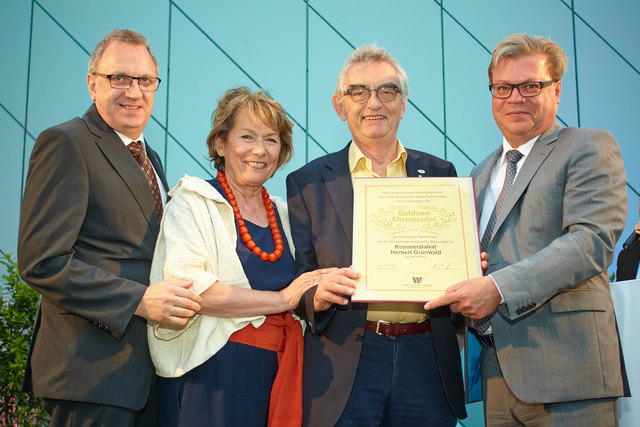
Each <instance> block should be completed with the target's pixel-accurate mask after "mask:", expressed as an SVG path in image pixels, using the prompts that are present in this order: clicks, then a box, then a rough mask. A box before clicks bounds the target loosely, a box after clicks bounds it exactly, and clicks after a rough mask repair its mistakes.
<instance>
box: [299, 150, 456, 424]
mask: <svg viewBox="0 0 640 427" xmlns="http://www.w3.org/2000/svg"><path fill="white" fill-rule="evenodd" d="M348 150H349V145H347V146H346V147H345V148H344V149H342V150H340V151H338V152H336V153H332V154H328V155H326V156H323V157H320V158H318V159H316V160H314V161H312V162H310V163H308V164H307V165H305V166H303V167H302V168H300V169H298V170H297V171H295V172H293V173H291V174H290V175H289V176H288V177H287V195H288V202H289V217H290V221H291V231H292V236H293V241H294V244H295V248H296V268H297V270H298V273H301V272H303V271H309V270H314V269H316V268H322V267H347V266H350V265H351V248H352V234H353V218H352V217H353V186H352V183H351V175H350V173H349V160H348ZM406 167H407V175H408V176H410V177H417V176H431V177H438V176H440V177H442V176H456V171H455V168H454V166H453V164H451V163H450V162H447V161H445V160H442V159H439V158H437V157H435V156H432V155H430V154H426V153H422V152H419V151H415V150H409V149H407V162H406ZM314 292H315V288H312V289H310V290H309V291H308V292H307V294H306V295H305V297H304V299H303V302H301V306H300V307H299V311H300V313H301V314H303V315H304V316H305V317H306V318H307V319H308V320H309V322H310V325H311V329H312V331H311V332H312V333H307V334H306V335H305V360H304V377H303V378H304V381H303V411H304V422H303V424H304V425H310V426H328V425H334V424H335V423H336V421H337V420H338V418H339V417H340V415H341V414H342V412H343V410H344V408H345V406H346V404H347V400H348V398H349V395H350V393H351V388H352V386H353V382H354V379H355V374H356V369H357V367H358V360H359V359H360V351H361V349H362V340H363V337H364V326H365V321H366V316H367V304H366V303H350V304H349V305H348V306H346V307H342V306H340V307H334V308H331V309H329V310H327V311H325V312H323V313H321V315H320V316H314V313H313V293H314ZM430 316H431V322H432V329H433V332H432V336H433V343H434V347H435V352H436V358H437V361H438V368H439V370H440V379H441V381H442V386H443V388H444V390H445V393H446V395H447V399H448V401H449V405H450V406H451V409H452V412H453V413H454V414H455V416H456V417H458V418H465V417H466V410H465V404H464V393H463V383H462V373H461V368H460V353H459V348H458V342H457V339H456V328H455V325H454V324H453V322H452V320H451V313H450V310H449V308H448V307H444V308H441V309H438V310H434V311H432V312H431V313H430Z"/></svg>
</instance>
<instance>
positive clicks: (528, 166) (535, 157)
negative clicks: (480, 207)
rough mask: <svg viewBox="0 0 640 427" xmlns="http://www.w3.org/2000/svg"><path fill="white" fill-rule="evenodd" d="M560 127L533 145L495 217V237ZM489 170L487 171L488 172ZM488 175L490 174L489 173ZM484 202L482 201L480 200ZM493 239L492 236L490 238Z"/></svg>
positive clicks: (548, 151) (546, 133) (545, 134)
mask: <svg viewBox="0 0 640 427" xmlns="http://www.w3.org/2000/svg"><path fill="white" fill-rule="evenodd" d="M560 129H562V126H561V125H560V124H559V123H558V122H557V121H556V122H555V123H554V124H553V125H551V127H550V128H549V129H547V131H546V132H544V133H543V134H542V135H541V136H540V138H538V140H537V141H536V142H535V144H533V147H532V148H531V151H530V152H529V155H528V156H527V158H526V159H525V161H524V164H523V165H522V169H521V170H520V172H518V176H516V180H515V181H514V182H513V186H512V187H511V191H509V194H508V195H507V198H506V199H505V201H504V204H503V205H502V209H501V210H500V212H499V213H498V216H497V217H496V225H495V227H494V229H493V235H494V236H495V234H496V232H497V231H498V229H500V226H501V225H502V223H503V222H504V221H505V219H506V218H507V216H508V215H509V213H511V210H512V209H513V207H514V206H515V205H516V202H517V201H518V200H519V199H520V196H522V194H523V193H524V192H525V190H526V189H527V187H528V186H529V183H530V182H531V180H532V179H533V177H534V176H535V174H536V173H537V172H538V169H540V166H541V165H542V163H544V161H545V160H546V158H547V157H548V156H549V154H550V153H551V151H553V149H554V147H555V145H554V144H553V143H554V142H555V141H556V140H557V139H558V134H559V131H560ZM490 171H491V169H489V172H490ZM489 175H490V173H489ZM481 200H484V199H481ZM492 238H493V236H492Z"/></svg>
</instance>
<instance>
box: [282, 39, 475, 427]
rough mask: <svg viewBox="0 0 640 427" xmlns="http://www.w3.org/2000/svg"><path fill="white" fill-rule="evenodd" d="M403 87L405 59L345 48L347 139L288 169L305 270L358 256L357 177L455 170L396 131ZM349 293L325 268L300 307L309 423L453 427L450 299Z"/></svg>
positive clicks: (339, 97) (341, 99)
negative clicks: (445, 302)
mask: <svg viewBox="0 0 640 427" xmlns="http://www.w3.org/2000/svg"><path fill="white" fill-rule="evenodd" d="M407 94H408V92H407V77H406V74H405V72H404V70H403V69H402V68H401V67H400V65H399V64H398V63H397V62H396V61H395V59H393V58H392V57H391V56H390V55H389V54H388V53H387V52H386V51H385V50H384V49H381V48H379V47H377V46H375V45H367V46H362V47H359V48H358V49H356V50H355V51H354V52H353V53H352V54H351V56H350V57H349V58H348V59H347V62H346V64H345V66H344V67H343V69H342V71H341V72H340V75H339V77H338V83H337V88H336V93H335V94H334V95H333V106H334V108H335V110H336V112H337V113H338V115H339V116H340V118H341V119H342V120H343V121H346V122H347V125H348V126H349V130H350V131H351V133H352V136H353V139H352V141H351V142H350V143H349V144H347V146H346V147H345V148H344V149H342V150H340V151H338V152H336V153H333V154H329V155H326V156H324V157H321V158H319V159H316V160H314V161H312V162H310V163H309V164H307V165H306V166H303V167H302V168H300V169H299V170H297V171H295V172H293V173H291V174H290V175H289V176H288V177H287V193H288V199H289V200H288V201H289V215H290V220H291V230H292V236H293V241H294V243H295V247H296V265H297V267H298V270H299V272H303V271H308V270H314V269H317V268H323V267H336V266H337V267H347V266H350V265H351V249H352V243H353V240H352V239H353V236H352V234H353V186H352V178H354V177H380V178H384V177H390V176H395V177H406V176H414V177H417V176H440V177H442V176H455V175H456V172H455V168H454V167H453V165H452V164H451V163H449V162H447V161H444V160H442V159H439V158H437V157H434V156H431V155H429V154H426V153H422V152H419V151H414V150H410V149H405V148H404V147H403V145H402V144H401V143H400V141H399V140H398V139H397V136H396V135H397V131H398V126H399V123H400V120H401V119H402V117H403V115H404V112H405V107H406V101H407ZM356 238H357V236H356ZM352 293H353V282H341V283H335V282H334V281H333V280H332V278H331V272H330V270H327V274H326V280H325V279H324V278H323V280H321V281H320V282H319V283H318V285H317V286H316V287H314V288H312V289H311V290H310V291H308V292H307V294H306V295H305V298H304V300H303V303H302V305H301V307H300V308H301V312H302V314H303V315H305V316H306V318H307V319H308V321H309V324H310V328H311V332H310V333H307V334H306V335H305V359H304V376H303V378H304V379H303V413H304V415H303V416H304V421H303V424H304V425H309V426H333V425H339V426H342V425H359V426H380V425H384V426H396V425H397V426H400V425H411V426H453V425H455V424H456V418H464V417H466V412H465V406H464V396H463V388H462V376H461V369H460V357H459V349H458V343H457V340H456V329H455V325H454V324H453V323H452V320H451V312H450V310H449V308H448V307H444V308H443V309H438V310H432V311H430V312H427V311H425V310H424V309H423V307H422V305H421V304H411V303H396V304H394V303H376V304H365V303H351V302H350V301H349V296H350V295H352ZM394 355H395V356H396V357H395V358H394Z"/></svg>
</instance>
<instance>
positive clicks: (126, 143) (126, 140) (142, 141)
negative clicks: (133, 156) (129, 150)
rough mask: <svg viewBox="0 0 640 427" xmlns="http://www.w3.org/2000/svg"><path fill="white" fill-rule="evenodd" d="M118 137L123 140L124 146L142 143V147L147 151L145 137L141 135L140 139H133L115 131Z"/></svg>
mask: <svg viewBox="0 0 640 427" xmlns="http://www.w3.org/2000/svg"><path fill="white" fill-rule="evenodd" d="M113 131H114V132H115V133H116V135H118V136H119V137H120V139H121V140H122V142H123V143H124V145H126V146H128V145H129V144H131V143H132V142H133V141H140V143H141V144H142V147H143V148H144V149H145V151H146V147H145V144H144V135H143V134H140V136H139V137H138V139H131V138H129V137H128V136H125V135H123V134H121V133H120V132H118V131H117V130H115V129H114V130H113Z"/></svg>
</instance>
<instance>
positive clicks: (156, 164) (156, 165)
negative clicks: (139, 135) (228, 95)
mask: <svg viewBox="0 0 640 427" xmlns="http://www.w3.org/2000/svg"><path fill="white" fill-rule="evenodd" d="M144 144H145V145H146V147H147V157H149V160H151V164H152V165H153V169H155V171H156V173H157V174H158V176H159V177H160V182H162V186H163V187H164V191H165V192H166V193H168V192H169V190H170V188H169V184H168V183H167V177H166V176H165V174H164V169H163V168H162V162H161V161H160V156H158V153H156V152H155V151H153V150H152V149H151V147H150V146H149V143H148V142H147V140H146V139H145V141H144Z"/></svg>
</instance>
